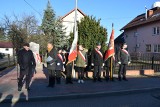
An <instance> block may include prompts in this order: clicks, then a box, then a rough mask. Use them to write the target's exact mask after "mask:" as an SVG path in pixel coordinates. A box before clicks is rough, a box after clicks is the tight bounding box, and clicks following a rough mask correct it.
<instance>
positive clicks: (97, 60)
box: [91, 43, 104, 82]
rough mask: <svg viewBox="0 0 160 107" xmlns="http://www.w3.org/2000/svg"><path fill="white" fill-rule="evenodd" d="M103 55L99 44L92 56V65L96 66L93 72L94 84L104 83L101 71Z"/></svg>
mask: <svg viewBox="0 0 160 107" xmlns="http://www.w3.org/2000/svg"><path fill="white" fill-rule="evenodd" d="M103 64H104V63H103V53H102V51H101V44H100V43H97V46H96V48H95V49H94V50H93V51H92V54H91V65H92V66H94V71H93V82H96V80H97V79H98V81H100V82H102V80H101V70H102V67H103Z"/></svg>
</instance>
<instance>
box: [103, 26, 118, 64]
mask: <svg viewBox="0 0 160 107" xmlns="http://www.w3.org/2000/svg"><path fill="white" fill-rule="evenodd" d="M114 54H115V52H114V29H113V28H112V33H111V36H110V40H109V44H108V50H106V54H105V57H104V60H105V61H106V60H107V59H108V58H110V57H111V56H114Z"/></svg>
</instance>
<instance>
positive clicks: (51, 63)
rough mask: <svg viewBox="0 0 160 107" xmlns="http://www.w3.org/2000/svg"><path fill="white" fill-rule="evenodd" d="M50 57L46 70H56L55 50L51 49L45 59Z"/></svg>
mask: <svg viewBox="0 0 160 107" xmlns="http://www.w3.org/2000/svg"><path fill="white" fill-rule="evenodd" d="M49 56H50V57H51V58H52V60H51V61H49V62H47V68H48V69H49V70H55V69H56V61H57V50H56V49H55V48H53V49H52V50H51V51H50V52H47V57H49Z"/></svg>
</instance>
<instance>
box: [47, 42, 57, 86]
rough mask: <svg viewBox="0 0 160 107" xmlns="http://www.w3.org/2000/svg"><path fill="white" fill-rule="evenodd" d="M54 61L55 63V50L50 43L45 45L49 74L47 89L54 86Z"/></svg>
mask: <svg viewBox="0 0 160 107" xmlns="http://www.w3.org/2000/svg"><path fill="white" fill-rule="evenodd" d="M56 61H57V50H56V49H55V47H54V45H53V43H52V41H51V42H48V44H47V59H46V62H47V69H48V74H49V83H48V86H47V87H54V86H55V79H56V78H55V76H56V72H55V69H56Z"/></svg>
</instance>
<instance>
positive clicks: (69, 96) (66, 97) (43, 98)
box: [2, 87, 160, 103]
mask: <svg viewBox="0 0 160 107" xmlns="http://www.w3.org/2000/svg"><path fill="white" fill-rule="evenodd" d="M153 91H160V87H154V88H143V89H132V90H122V91H110V92H96V93H80V94H67V95H56V96H38V97H30V98H28V100H26V98H24V97H23V98H20V99H19V100H18V102H36V101H51V100H54V101H55V100H69V99H81V98H93V97H106V96H107V97H109V96H120V95H128V94H135V93H136V94H138V93H147V92H153ZM11 100H12V99H9V98H8V99H5V100H4V101H3V102H2V103H10V102H11Z"/></svg>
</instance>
